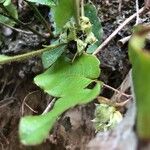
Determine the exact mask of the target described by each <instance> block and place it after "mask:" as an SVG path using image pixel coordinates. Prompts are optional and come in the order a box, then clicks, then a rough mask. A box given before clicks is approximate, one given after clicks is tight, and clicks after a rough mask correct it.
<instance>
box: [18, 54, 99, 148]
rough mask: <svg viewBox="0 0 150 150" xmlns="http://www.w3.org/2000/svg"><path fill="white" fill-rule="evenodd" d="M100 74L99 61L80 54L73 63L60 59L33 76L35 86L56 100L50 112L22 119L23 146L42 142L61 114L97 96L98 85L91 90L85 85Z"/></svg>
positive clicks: (21, 135)
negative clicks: (44, 70)
mask: <svg viewBox="0 0 150 150" xmlns="http://www.w3.org/2000/svg"><path fill="white" fill-rule="evenodd" d="M99 75H100V69H99V60H98V59H97V58H96V57H95V56H92V55H87V54H83V55H82V56H81V57H79V58H77V59H76V60H75V61H74V63H71V62H70V61H69V60H68V59H67V58H64V57H61V58H59V59H58V60H57V61H56V62H55V63H54V65H52V66H51V67H50V68H49V69H48V70H47V71H46V72H44V73H43V74H41V75H38V76H37V77H35V79H34V81H35V83H36V84H37V85H38V86H40V87H41V88H42V89H44V91H45V92H46V93H48V94H50V95H52V96H54V97H57V98H58V100H57V101H56V103H55V105H54V107H53V109H52V110H51V111H50V112H49V113H47V114H45V115H40V116H27V117H24V118H22V119H21V121H20V126H19V135H20V139H21V142H22V143H23V144H25V145H35V144H40V143H42V141H43V140H44V139H45V138H46V137H47V136H48V134H49V131H50V130H51V129H52V127H53V125H54V123H55V121H57V120H58V118H59V116H60V115H61V114H62V113H64V112H65V111H66V110H68V109H69V108H72V107H74V106H76V105H81V104H86V103H88V102H90V101H92V100H93V99H94V98H96V96H98V94H99V93H100V87H101V85H100V83H99V82H96V84H95V85H94V87H92V88H91V89H90V88H88V87H87V86H88V85H90V84H91V83H93V82H95V79H96V78H98V77H99Z"/></svg>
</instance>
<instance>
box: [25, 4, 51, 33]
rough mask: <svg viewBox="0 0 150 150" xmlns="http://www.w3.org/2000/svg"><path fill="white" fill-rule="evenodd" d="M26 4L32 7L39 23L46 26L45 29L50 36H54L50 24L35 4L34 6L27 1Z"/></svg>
mask: <svg viewBox="0 0 150 150" xmlns="http://www.w3.org/2000/svg"><path fill="white" fill-rule="evenodd" d="M26 3H27V4H28V5H29V6H30V7H31V9H33V11H34V12H35V14H36V16H37V18H38V19H39V21H40V22H41V23H42V24H43V25H44V26H45V28H46V29H47V30H48V32H49V34H50V35H51V36H52V32H51V27H50V24H49V23H48V22H47V21H46V20H45V18H44V17H43V16H42V15H41V13H40V12H39V10H38V9H37V7H36V6H35V5H34V4H32V3H30V2H28V1H26Z"/></svg>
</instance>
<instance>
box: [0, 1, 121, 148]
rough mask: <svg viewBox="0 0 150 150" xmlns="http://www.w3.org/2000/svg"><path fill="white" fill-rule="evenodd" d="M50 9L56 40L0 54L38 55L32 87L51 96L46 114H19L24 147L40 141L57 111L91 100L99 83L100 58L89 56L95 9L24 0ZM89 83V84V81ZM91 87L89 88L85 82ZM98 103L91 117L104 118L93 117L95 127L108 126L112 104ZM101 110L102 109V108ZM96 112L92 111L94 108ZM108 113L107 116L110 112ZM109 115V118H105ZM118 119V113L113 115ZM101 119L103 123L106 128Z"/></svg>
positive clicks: (94, 43) (95, 41)
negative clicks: (24, 50)
mask: <svg viewBox="0 0 150 150" xmlns="http://www.w3.org/2000/svg"><path fill="white" fill-rule="evenodd" d="M28 2H33V3H39V4H42V5H47V6H49V7H51V13H52V19H53V21H54V29H55V30H54V33H53V34H54V35H59V36H58V39H56V40H53V41H52V45H49V46H45V48H43V49H40V50H36V51H32V52H29V53H25V54H21V55H16V56H5V55H0V64H5V63H9V62H13V61H20V60H24V59H27V58H30V57H33V56H41V55H42V57H41V58H42V63H43V66H44V68H45V69H46V71H45V72H44V73H42V74H40V75H38V76H36V77H35V78H34V82H35V84H36V85H37V86H39V87H40V88H41V89H43V90H44V92H46V93H48V94H49V95H51V96H53V97H55V98H56V99H57V100H56V102H55V104H54V106H53V108H52V110H51V111H49V112H48V113H46V114H42V115H38V116H25V117H22V118H21V120H20V123H19V137H20V141H21V142H22V143H23V144H25V145H36V144H40V143H42V142H43V141H44V139H46V137H47V136H48V134H49V132H50V131H51V130H52V128H53V126H54V124H55V122H56V121H57V120H58V119H59V117H60V116H61V114H62V113H64V112H65V111H66V110H68V109H70V108H72V107H74V106H76V105H82V104H86V103H89V102H91V101H92V100H94V99H95V98H96V97H97V96H98V95H99V93H100V91H101V87H102V82H101V81H98V80H97V78H98V77H99V76H100V68H99V65H100V61H99V60H98V59H97V58H96V56H94V55H91V54H90V53H92V52H93V51H94V50H96V48H97V47H98V46H99V43H100V40H101V37H102V27H101V24H100V21H99V19H98V17H97V13H96V8H95V7H94V5H93V4H92V3H91V2H89V3H87V4H84V2H83V0H81V1H79V0H28ZM93 83H94V84H93ZM91 84H93V85H94V86H93V87H91V88H89V85H91ZM106 106H107V105H102V106H101V108H100V109H99V107H98V108H97V109H96V110H98V112H99V113H96V114H95V115H96V117H97V118H99V117H101V116H104V117H105V112H106V111H107V109H108V110H110V111H109V113H108V115H107V118H106V119H105V120H101V121H98V122H97V124H96V130H97V131H99V130H102V131H105V130H106V129H112V128H113V127H114V124H116V122H117V123H118V122H119V121H120V120H121V119H116V116H115V115H114V113H115V112H116V110H115V109H114V107H110V106H107V107H106ZM103 110H104V111H103ZM96 112H97V111H96ZM111 113H113V115H110V114H111ZM109 115H110V116H109ZM117 117H118V116H117ZM106 122H109V125H108V124H107V125H108V127H106Z"/></svg>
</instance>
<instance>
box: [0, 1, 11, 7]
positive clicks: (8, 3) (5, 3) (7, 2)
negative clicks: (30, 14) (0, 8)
mask: <svg viewBox="0 0 150 150" xmlns="http://www.w3.org/2000/svg"><path fill="white" fill-rule="evenodd" d="M1 2H3V5H4V6H8V5H10V4H11V0H1V1H0V3H1Z"/></svg>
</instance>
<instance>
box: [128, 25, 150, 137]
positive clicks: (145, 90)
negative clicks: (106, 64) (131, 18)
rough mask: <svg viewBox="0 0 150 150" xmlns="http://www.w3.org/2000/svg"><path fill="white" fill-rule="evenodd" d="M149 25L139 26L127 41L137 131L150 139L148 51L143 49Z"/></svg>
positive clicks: (149, 29)
mask: <svg viewBox="0 0 150 150" xmlns="http://www.w3.org/2000/svg"><path fill="white" fill-rule="evenodd" d="M148 32H150V26H149V27H144V26H139V27H138V30H137V31H135V33H134V34H133V36H132V38H131V40H130V42H129V57H130V60H131V63H132V79H133V88H134V94H135V99H136V104H137V131H138V135H139V137H140V138H142V139H150V128H149V127H150V117H149V114H150V109H149V107H150V92H149V89H150V53H149V51H148V50H145V49H144V45H145V37H146V35H147V34H148Z"/></svg>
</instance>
